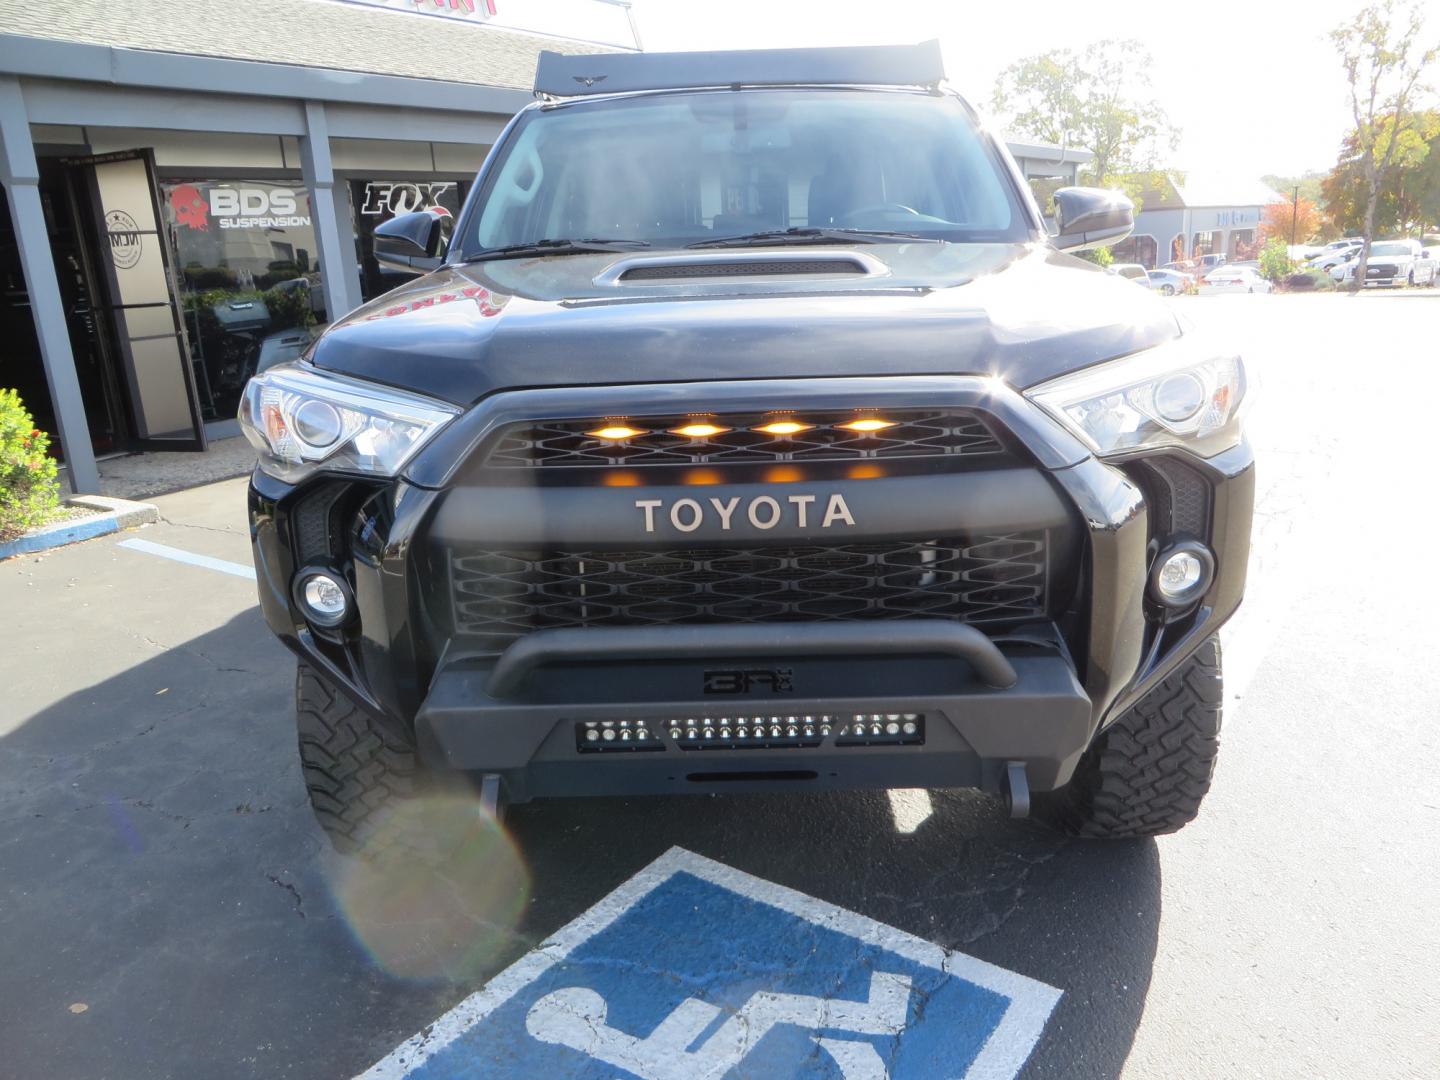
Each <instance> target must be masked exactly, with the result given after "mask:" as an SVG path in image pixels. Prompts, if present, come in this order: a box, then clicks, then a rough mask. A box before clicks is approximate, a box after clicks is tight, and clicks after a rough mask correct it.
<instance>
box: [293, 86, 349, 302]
mask: <svg viewBox="0 0 1440 1080" xmlns="http://www.w3.org/2000/svg"><path fill="white" fill-rule="evenodd" d="M300 172H301V175H302V176H304V178H305V187H306V188H307V189H308V191H309V193H310V219H311V221H312V223H313V224H314V226H315V246H316V247H317V248H318V249H319V250H318V252H317V253H316V254H317V255H318V256H319V261H320V268H321V278H322V280H323V284H324V288H325V310H326V312H327V314H329V316H330V321H331V322H334V321H335V320H337V319H339V318H340V317H341V316H342V315H344V314H345V313H346V312H348V311H351V310H353V309H354V308H357V307H359V306H360V267H359V264H358V263H357V262H356V260H355V227H354V224H353V222H352V220H351V216H350V195H349V193H348V192H347V191H346V190H345V189H344V185H343V183H342V185H341V189H340V191H339V192H338V193H337V192H336V190H335V170H334V168H333V167H332V166H331V163H330V125H329V122H328V121H327V120H326V118H325V106H324V105H323V104H322V103H321V102H318V101H307V102H305V134H304V135H302V136H300Z"/></svg>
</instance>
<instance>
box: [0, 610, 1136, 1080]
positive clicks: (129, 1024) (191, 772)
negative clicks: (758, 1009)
mask: <svg viewBox="0 0 1440 1080" xmlns="http://www.w3.org/2000/svg"><path fill="white" fill-rule="evenodd" d="M56 678H57V679H61V680H67V681H69V682H71V683H73V684H74V685H75V687H76V689H75V691H74V692H72V693H70V694H69V695H68V696H67V697H65V698H64V699H63V700H62V701H60V702H59V703H58V704H57V705H55V706H53V707H51V708H48V709H46V710H44V711H43V712H41V713H39V714H38V715H36V716H34V717H32V718H30V719H29V720H28V721H27V722H25V723H24V724H23V725H21V726H20V727H18V728H17V729H16V730H15V731H14V732H12V733H11V734H10V735H8V736H6V737H4V738H3V739H0V814H3V818H4V821H5V824H6V826H7V828H6V829H5V830H4V833H3V835H0V881H3V885H0V939H3V940H4V941H5V942H6V943H7V949H6V952H7V958H6V963H5V964H4V965H0V1000H3V1001H5V1002H6V1003H7V1004H6V1008H5V1010H4V1015H3V1016H0V1045H3V1046H4V1047H5V1051H6V1060H5V1066H4V1069H3V1071H4V1072H5V1074H6V1075H8V1076H14V1077H17V1078H23V1077H39V1076H99V1075H105V1076H110V1077H116V1078H122V1080H123V1078H131V1077H135V1078H140V1077H145V1078H150V1077H167V1076H174V1077H194V1076H206V1077H213V1078H223V1077H272V1076H296V1077H342V1076H348V1075H351V1074H353V1073H355V1072H356V1071H358V1070H360V1069H363V1068H364V1067H366V1066H368V1065H369V1064H371V1063H372V1062H373V1061H375V1060H377V1059H378V1058H380V1057H382V1056H383V1055H384V1054H385V1053H386V1052H388V1051H389V1050H390V1049H391V1048H392V1047H393V1046H394V1045H396V1044H397V1043H399V1042H400V1041H402V1040H403V1039H405V1038H406V1037H408V1036H409V1035H410V1034H412V1033H413V1032H414V1031H416V1030H418V1029H420V1028H421V1027H423V1026H424V1025H425V1024H427V1023H429V1022H430V1021H432V1020H433V1019H435V1018H436V1017H437V1016H438V1015H439V1014H440V1013H441V1012H443V1011H444V1010H445V1009H447V1008H448V1007H449V1006H450V1005H451V1004H453V1003H454V1002H456V1001H458V1000H459V999H460V998H462V997H464V996H465V995H466V994H468V993H469V992H470V991H472V990H474V989H476V988H477V987H478V985H479V984H480V982H482V981H483V979H484V978H485V977H488V974H489V973H491V972H493V971H496V970H499V968H501V967H503V966H504V965H505V964H508V963H509V962H510V961H512V960H513V959H515V958H516V957H517V956H518V955H520V954H521V953H522V952H524V951H525V950H526V949H528V948H529V947H531V945H533V944H534V943H535V942H537V941H538V940H540V939H542V938H543V937H545V936H547V935H548V934H550V933H552V932H553V931H555V930H556V929H558V928H559V927H560V926H562V925H564V924H565V923H566V922H568V921H570V920H571V919H572V918H574V917H575V916H577V915H578V914H580V913H581V912H582V911H584V910H585V909H586V908H588V907H589V906H590V905H591V904H593V903H595V902H596V901H597V900H599V899H600V898H601V897H603V896H604V895H605V894H606V893H608V892H609V891H610V890H611V889H613V888H614V887H615V886H617V885H619V884H620V883H621V882H622V881H624V880H625V879H627V878H629V877H630V876H631V875H632V874H634V873H635V872H636V871H638V870H639V869H641V868H642V867H643V866H644V865H645V864H647V863H648V862H650V861H651V860H652V859H654V858H655V857H656V856H658V855H660V854H661V853H662V852H664V851H665V850H667V849H668V848H670V847H671V846H674V845H679V846H681V847H685V848H688V849H689V850H691V851H694V852H697V853H699V854H702V855H705V856H708V857H710V858H713V859H716V860H719V861H721V862H724V863H727V864H729V865H731V866H734V867H736V868H738V869H741V870H744V871H746V872H748V873H751V874H754V875H756V876H758V877H761V878H765V879H767V880H770V881H774V882H777V883H779V884H782V885H786V886H789V887H791V888H794V889H797V890H799V891H801V892H804V893H807V894H809V895H812V896H816V897H819V898H821V899H823V900H826V901H829V902H831V903H834V904H837V905H839V906H841V907H845V908H849V909H851V910H854V911H858V912H860V913H862V914H865V915H868V916H870V917H872V918H874V919H877V920H879V921H881V922H884V923H888V924H890V925H893V926H896V927H898V928H900V929H902V930H905V931H908V932H910V933H913V934H915V935H917V936H919V937H921V938H924V939H926V940H929V941H933V942H936V943H938V944H941V945H943V946H946V947H947V948H952V949H958V950H961V951H963V952H966V953H969V954H971V955H974V956H977V957H979V958H981V959H984V960H987V961H990V962H992V963H995V964H998V965H1000V966H1002V967H1006V968H1010V969H1013V970H1016V971H1019V972H1021V973H1023V974H1025V975H1029V976H1031V977H1034V978H1037V979H1040V980H1042V981H1044V982H1047V983H1049V984H1051V985H1052V986H1055V987H1058V988H1059V989H1061V990H1063V991H1064V997H1063V998H1062V999H1061V1001H1060V1004H1059V1005H1058V1006H1057V1008H1056V1011H1055V1013H1054V1015H1053V1016H1052V1017H1051V1020H1050V1023H1049V1025H1048V1027H1047V1028H1046V1031H1045V1034H1044V1036H1043V1037H1042V1040H1041V1042H1040V1044H1039V1046H1038V1047H1037V1049H1036V1052H1035V1055H1034V1056H1033V1057H1032V1059H1031V1062H1030V1064H1029V1066H1028V1067H1027V1069H1026V1071H1025V1073H1024V1075H1026V1076H1034V1077H1042V1076H1043V1077H1067V1078H1068V1077H1092V1076H1093V1077H1113V1076H1116V1075H1118V1073H1119V1071H1120V1069H1121V1066H1122V1065H1123V1063H1124V1061H1125V1057H1126V1054H1127V1053H1128V1050H1129V1048H1130V1045H1131V1042H1132V1040H1133V1037H1134V1033H1135V1029H1136V1026H1137V1024H1138V1023H1139V1018H1140V1014H1141V1010H1142V1008H1143V1005H1144V1001H1145V994H1146V991H1147V988H1148V986H1149V981H1150V968H1151V963H1152V960H1153V957H1154V953H1155V945H1156V934H1157V928H1158V924H1159V917H1160V870H1159V858H1158V853H1157V850H1156V846H1155V844H1154V843H1153V842H1145V843H1140V844H1117V845H1095V844H1084V843H1076V842H1069V841H1065V840H1063V839H1061V838H1058V837H1056V836H1054V835H1051V834H1048V833H1046V832H1043V831H1042V830H1040V829H1039V828H1038V827H1035V826H1031V825H1029V824H1026V823H1014V822H1010V821H1008V820H1007V819H1005V818H1004V817H1003V816H1002V814H1001V811H1000V808H999V804H998V803H996V802H993V801H991V800H989V799H986V798H984V797H982V796H979V795H976V794H974V793H967V792H951V793H940V792H936V793H931V796H930V801H931V809H930V813H929V814H928V816H925V815H924V812H923V805H922V809H921V810H920V811H919V812H917V813H916V814H915V815H914V818H913V819H912V820H911V822H910V824H909V826H908V827H912V828H913V831H912V832H909V833H900V832H897V827H896V815H895V814H894V813H893V812H892V808H891V803H890V800H889V799H888V798H887V797H886V796H885V795H884V794H864V795H815V796H808V797H807V796H795V797H775V796H724V797H721V796H708V795H704V796H694V797H689V798H669V799H635V800H621V799H591V800H557V801H552V802H539V803H534V804H530V805H528V806H521V807H516V808H514V809H513V810H512V811H511V817H510V821H509V826H510V831H511V833H512V835H513V837H514V838H515V839H516V840H517V842H518V845H519V848H520V850H521V851H522V852H523V856H524V859H525V860H526V862H528V866H529V871H530V877H531V883H532V885H531V893H530V896H531V899H530V902H529V904H528V906H527V907H525V908H524V910H523V911H521V912H520V913H519V916H518V917H519V921H520V926H519V928H518V931H517V932H514V933H506V934H503V935H501V938H500V939H499V945H498V948H496V949H495V950H494V951H493V952H492V953H491V954H487V957H486V960H485V963H483V964H482V965H481V966H480V968H477V970H479V971H480V972H481V974H479V975H477V976H475V977H473V978H471V979H468V980H466V981H465V982H464V983H463V984H457V983H453V982H448V981H444V980H437V979H431V980H413V979H404V978H398V977H395V976H393V975H390V974H387V973H386V972H385V971H383V970H382V969H381V968H380V967H379V966H377V964H376V963H375V962H374V961H373V959H372V956H371V954H370V953H369V952H368V951H367V949H366V948H365V947H364V946H363V945H362V944H361V943H360V941H359V940H358V939H357V937H356V936H355V935H354V934H353V933H352V931H351V928H350V923H349V921H348V920H347V917H346V915H345V914H344V911H343V910H342V906H341V905H340V904H339V903H338V902H337V900H336V899H335V895H336V894H335V892H334V886H335V883H336V881H337V880H338V879H340V878H343V877H344V876H345V874H346V872H347V865H348V864H347V861H346V860H341V859H339V858H337V857H335V856H333V855H330V854H329V853H328V851H327V850H326V849H325V845H324V842H323V840H322V839H321V837H320V834H319V830H318V828H317V827H316V826H315V825H314V823H313V821H312V819H311V816H310V812H309V807H308V804H307V802H306V798H305V794H304V790H303V788H302V786H301V781H300V770H299V765H298V762H297V760H296V755H295V749H294V746H295V742H294V740H295V735H294V718H293V713H292V705H291V696H290V695H291V688H292V683H293V678H294V666H293V663H292V662H291V660H290V658H289V657H288V655H287V654H286V653H285V652H284V650H283V649H282V648H281V647H280V646H279V645H277V644H276V643H275V642H274V641H273V640H272V638H271V636H270V634H269V632H268V630H266V628H265V627H264V625H263V623H262V621H261V619H260V616H259V614H258V612H257V611H256V610H255V609H251V610H249V611H246V612H244V613H242V614H241V615H239V616H237V617H236V618H234V619H232V620H231V621H230V622H228V623H227V624H225V625H224V626H222V627H220V628H218V629H216V630H214V631H212V632H210V633H208V634H205V635H202V636H200V637H198V638H195V639H193V640H191V641H189V642H187V643H185V644H184V645H183V646H180V647H177V648H172V649H169V650H167V651H165V652H162V653H159V654H157V655H156V656H155V657H154V659H151V660H147V661H145V662H144V663H141V664H137V665H135V666H133V667H131V668H129V669H127V670H125V671H123V672H121V673H120V674H118V675H116V676H114V677H112V678H110V679H107V680H105V681H103V682H101V683H99V684H98V685H95V686H89V687H84V688H81V686H82V685H83V683H84V681H85V679H86V675H85V666H84V663H83V658H81V661H80V662H77V663H76V664H75V665H74V666H73V667H72V668H70V669H68V670H62V671H57V673H56ZM910 798H911V799H912V800H913V799H914V798H916V797H915V796H910ZM921 802H922V804H923V799H922V800H921ZM922 818H923V820H922ZM482 914H483V913H482ZM697 917H703V913H702V914H700V915H697ZM397 920H398V925H399V927H400V932H401V933H404V932H405V921H404V913H403V911H402V912H401V913H400V915H399V916H397ZM477 925H479V920H478V919H477ZM491 929H493V927H492V928H491ZM742 931H743V928H736V932H742ZM416 932H417V933H423V932H424V928H423V927H418V926H417V927H416ZM80 1006H84V1008H83V1009H81V1008H80ZM481 1074H483V1069H482V1070H481V1072H480V1073H477V1075H481Z"/></svg>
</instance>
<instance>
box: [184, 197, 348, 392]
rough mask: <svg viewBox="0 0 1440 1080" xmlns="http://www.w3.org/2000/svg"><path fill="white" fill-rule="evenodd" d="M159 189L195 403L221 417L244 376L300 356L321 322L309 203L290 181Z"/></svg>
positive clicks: (321, 296) (323, 317)
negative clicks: (196, 392) (191, 366)
mask: <svg viewBox="0 0 1440 1080" xmlns="http://www.w3.org/2000/svg"><path fill="white" fill-rule="evenodd" d="M160 186H161V189H162V192H163V195H164V202H165V218H166V225H167V228H168V231H169V234H170V239H171V244H172V246H173V249H174V251H175V265H176V267H177V268H178V273H177V276H178V278H179V286H180V292H181V295H180V300H181V306H182V308H183V310H184V313H185V323H186V333H187V335H188V337H189V340H190V350H191V354H192V360H193V361H194V363H195V381H196V385H197V387H198V389H199V391H200V401H201V405H202V407H203V409H204V412H205V416H206V419H226V418H229V417H231V416H233V415H234V414H235V408H236V406H237V404H238V402H239V398H240V391H241V389H242V388H243V387H244V385H245V381H246V380H247V379H249V378H250V376H251V375H253V374H255V372H256V371H263V370H264V369H265V368H267V367H271V366H273V365H274V364H278V363H280V362H281V361H284V360H293V359H294V358H296V357H297V356H299V355H300V354H301V353H302V352H303V351H304V350H305V348H306V346H307V345H309V344H310V341H311V338H312V336H313V335H314V333H315V332H316V331H317V329H318V327H320V326H322V325H324V323H325V322H326V319H327V316H326V312H325V295H324V289H323V288H322V287H321V282H320V273H321V270H322V267H321V266H320V265H319V264H318V263H317V262H316V261H315V250H316V248H315V229H314V226H313V223H312V222H311V219H310V199H309V196H308V194H307V193H306V191H305V188H304V185H303V184H301V183H300V182H298V181H293V180H265V179H256V180H249V179H247V180H168V181H164V182H162V183H161V185H160Z"/></svg>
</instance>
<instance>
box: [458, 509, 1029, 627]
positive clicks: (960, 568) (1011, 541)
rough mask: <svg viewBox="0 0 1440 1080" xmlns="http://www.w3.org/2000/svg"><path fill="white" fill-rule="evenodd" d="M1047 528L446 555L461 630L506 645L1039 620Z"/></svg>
mask: <svg viewBox="0 0 1440 1080" xmlns="http://www.w3.org/2000/svg"><path fill="white" fill-rule="evenodd" d="M1049 545H1050V536H1049V533H1047V532H1045V531H1035V532H1023V533H1006V534H1003V535H989V536H971V537H966V538H963V539H949V540H887V541H881V542H874V543H864V544H840V545H834V546H820V545H812V546H802V547H752V548H693V549H679V550H669V551H480V552H471V553H467V554H456V555H453V556H452V558H451V562H450V571H451V581H452V596H453V617H454V623H455V630H456V632H457V633H460V634H466V635H475V636H477V637H480V638H484V639H486V644H485V645H484V646H483V647H489V648H497V649H498V648H503V647H504V646H505V645H506V644H508V643H509V642H510V641H511V640H513V639H514V638H516V637H519V636H521V635H523V634H527V633H529V632H530V631H532V630H539V629H544V628H550V627H586V626H647V625H651V626H653V625H664V624H675V623H754V622H825V621H836V620H854V619H906V618H918V617H932V618H933V617H940V618H952V619H958V620H960V621H962V622H967V623H975V624H1000V623H1013V622H1016V621H1020V620H1026V619H1033V618H1039V617H1043V616H1044V615H1045V613H1046V611H1047V608H1048V598H1049V588H1050V580H1049V579H1050V573H1049V570H1050V567H1049V562H1050V560H1049Z"/></svg>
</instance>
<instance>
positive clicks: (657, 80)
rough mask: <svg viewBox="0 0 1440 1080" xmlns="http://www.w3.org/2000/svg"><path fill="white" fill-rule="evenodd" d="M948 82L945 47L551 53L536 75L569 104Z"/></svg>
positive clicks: (541, 85)
mask: <svg viewBox="0 0 1440 1080" xmlns="http://www.w3.org/2000/svg"><path fill="white" fill-rule="evenodd" d="M944 78H945V63H944V59H943V58H942V57H941V55H940V42H938V41H922V42H920V43H919V44H917V45H856V46H849V47H845V48H836V49H746V50H739V51H730V52H672V53H599V54H592V55H589V56H567V55H565V54H563V53H557V52H550V51H548V50H546V51H544V52H542V53H541V54H540V62H539V65H538V66H537V67H536V69H535V93H536V95H537V96H545V97H556V98H567V97H585V96H588V95H594V94H621V93H631V92H634V91H637V90H689V89H701V88H710V87H718V86H790V85H802V86H817V85H819V86H825V85H836V86H925V87H933V86H936V85H938V84H939V83H940V82H941V81H942V80H943V79H944Z"/></svg>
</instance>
